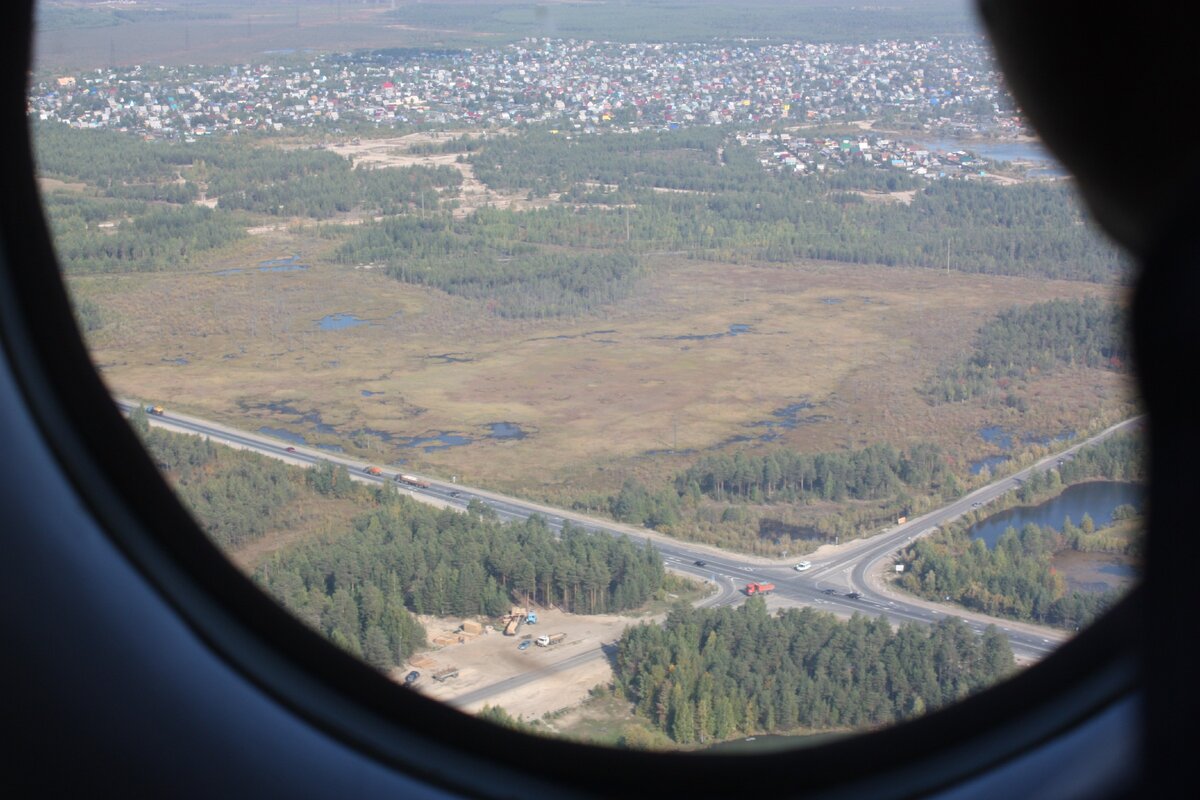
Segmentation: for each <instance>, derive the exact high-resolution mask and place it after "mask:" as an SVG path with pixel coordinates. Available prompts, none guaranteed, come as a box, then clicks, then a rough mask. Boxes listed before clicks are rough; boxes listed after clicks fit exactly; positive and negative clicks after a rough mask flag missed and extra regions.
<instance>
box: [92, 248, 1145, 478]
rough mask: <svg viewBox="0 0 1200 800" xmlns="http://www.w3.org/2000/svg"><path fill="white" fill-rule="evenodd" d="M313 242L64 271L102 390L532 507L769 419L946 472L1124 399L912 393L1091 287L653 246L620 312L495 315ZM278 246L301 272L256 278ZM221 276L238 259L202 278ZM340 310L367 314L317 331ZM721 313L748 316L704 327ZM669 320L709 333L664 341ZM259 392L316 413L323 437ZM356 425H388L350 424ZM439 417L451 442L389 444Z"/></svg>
mask: <svg viewBox="0 0 1200 800" xmlns="http://www.w3.org/2000/svg"><path fill="white" fill-rule="evenodd" d="M335 246H336V240H335V239H329V238H321V237H320V236H319V235H318V234H317V233H316V232H314V231H311V230H307V229H300V228H291V229H284V230H277V231H270V232H267V233H264V234H263V235H260V236H256V237H252V238H251V239H248V240H245V241H243V242H241V243H239V245H238V246H236V247H232V248H229V249H227V250H225V251H223V252H222V253H221V254H220V255H219V256H218V257H216V258H214V259H213V260H212V261H211V262H210V263H208V264H207V265H206V271H203V272H199V271H197V272H191V273H187V274H179V273H172V274H144V275H129V276H89V277H79V278H76V279H73V280H72V284H73V287H72V288H73V290H74V291H75V292H76V293H77V294H78V296H80V297H83V298H87V299H89V300H90V301H91V302H93V303H95V304H96V305H97V306H98V307H99V308H100V311H101V316H102V318H103V319H104V321H105V324H104V325H103V326H102V327H101V328H100V329H98V330H96V331H94V332H92V334H91V335H90V338H89V341H90V344H91V346H92V349H93V354H94V357H95V360H96V362H97V363H98V364H99V365H100V366H101V368H102V371H103V374H104V376H105V378H106V380H107V381H108V382H109V383H110V385H111V386H112V387H113V389H114V391H116V392H119V393H122V394H128V395H131V396H135V397H142V398H145V399H147V400H154V401H155V402H161V403H164V404H166V405H169V406H171V407H174V408H177V409H179V410H181V411H191V412H194V413H196V414H198V415H202V416H208V417H212V418H215V419H219V420H221V421H224V422H227V423H230V424H234V425H238V426H241V427H244V428H250V429H256V428H258V427H259V426H270V427H273V428H285V429H289V430H292V431H294V432H296V433H299V434H302V435H304V436H306V437H307V439H308V441H309V442H310V443H318V442H325V443H331V444H332V443H337V444H340V445H342V446H344V447H346V448H347V449H348V450H349V451H351V452H356V453H358V454H360V455H362V456H364V457H368V458H370V459H372V460H378V461H380V462H383V463H392V462H396V461H398V460H400V459H406V460H407V463H408V466H409V467H410V468H411V469H414V470H423V471H426V472H428V473H430V474H434V475H441V476H445V477H449V476H451V475H457V476H459V477H460V479H461V480H463V481H466V482H473V483H478V484H484V485H489V486H493V487H495V488H498V489H503V490H507V491H514V492H518V493H521V494H525V495H528V496H537V497H543V498H547V499H552V500H564V499H568V498H579V497H586V496H587V495H588V493H589V492H591V491H612V490H614V489H616V488H619V487H620V485H621V483H622V481H623V479H624V477H625V476H626V475H629V474H633V475H636V476H639V477H641V478H643V479H644V480H647V479H649V480H655V481H659V480H662V479H663V477H664V476H667V475H669V474H672V473H673V472H674V471H675V470H677V469H679V468H681V467H682V466H684V465H686V464H687V463H688V462H689V461H690V460H691V458H692V457H693V455H694V453H696V452H700V451H705V450H708V449H711V448H719V447H722V446H724V447H747V446H763V445H762V444H761V443H757V442H749V443H738V442H731V441H730V440H733V439H735V438H736V437H747V436H748V437H758V436H761V435H762V434H764V433H770V432H774V433H778V434H779V439H778V441H777V444H783V445H787V446H790V447H794V448H797V449H801V450H806V451H821V450H836V449H840V448H854V447H861V446H865V445H867V444H871V443H874V442H878V441H888V442H892V443H893V444H896V445H904V444H907V443H909V442H912V441H918V440H931V441H935V442H938V443H940V444H941V445H942V446H943V447H944V448H945V449H946V450H947V452H948V453H949V454H950V455H951V457H952V458H954V459H956V460H957V463H958V464H960V465H962V466H963V467H964V471H965V464H966V463H967V462H968V461H969V460H970V459H972V458H976V457H978V456H979V455H981V454H983V453H984V452H985V451H986V447H987V446H986V444H985V443H984V442H983V441H982V440H981V439H979V437H978V435H977V431H978V429H979V428H980V427H982V426H984V425H994V424H1002V425H1010V426H1014V427H1017V428H1019V429H1021V430H1025V431H1028V432H1031V433H1046V434H1057V433H1059V432H1061V431H1062V430H1064V429H1075V430H1083V429H1085V428H1086V427H1088V424H1089V422H1091V421H1093V420H1095V419H1098V418H1100V417H1104V416H1112V415H1115V414H1118V413H1120V412H1121V411H1122V410H1123V409H1124V408H1126V407H1127V406H1128V405H1129V396H1130V395H1129V389H1128V386H1127V384H1126V382H1125V381H1124V380H1123V379H1121V378H1120V377H1119V376H1116V375H1114V374H1112V373H1109V372H1105V371H1100V370H1087V369H1078V370H1068V371H1064V372H1062V373H1058V374H1055V375H1053V376H1051V377H1048V378H1038V379H1037V380H1035V381H1031V382H1029V384H1028V386H1027V387H1025V390H1026V391H1027V392H1028V394H1029V396H1030V399H1031V403H1030V405H1031V410H1030V411H1029V412H1028V413H1026V414H1024V415H1021V414H1019V413H1018V412H1016V411H1015V410H1012V409H1005V408H1001V407H999V405H997V406H995V407H988V406H987V405H986V399H985V401H984V402H972V403H963V404H948V405H944V406H939V407H937V408H934V407H932V406H930V405H928V404H927V403H926V402H925V401H924V400H923V399H922V398H921V397H920V396H919V395H918V394H917V392H916V387H918V386H920V385H921V384H922V383H923V382H924V381H925V380H926V379H927V378H928V377H929V376H930V375H931V374H932V373H933V371H934V370H935V369H936V367H937V365H938V364H940V363H943V362H945V361H947V360H950V359H953V358H956V357H960V356H961V355H962V353H964V352H965V351H966V349H967V348H968V347H969V343H970V341H971V338H972V335H973V334H974V332H975V330H976V329H977V328H978V327H979V325H980V324H981V323H982V322H984V321H985V320H986V319H988V318H989V317H990V316H991V315H992V314H994V313H996V312H998V311H999V310H1001V309H1003V308H1007V307H1009V306H1012V305H1016V304H1021V303H1026V302H1028V301H1029V300H1030V299H1032V298H1037V299H1038V300H1045V299H1047V298H1051V297H1073V298H1074V297H1082V296H1086V295H1093V294H1101V295H1104V294H1107V293H1109V292H1111V291H1112V290H1111V289H1109V288H1107V287H1102V286H1097V285H1094V284H1083V283H1073V282H1054V281H1040V280H1026V279H1022V278H1014V277H991V276H979V275H965V274H961V273H952V274H949V275H947V274H943V273H940V272H937V271H932V270H923V269H898V268H891V269H888V268H874V267H858V266H850V265H829V264H823V263H800V264H792V265H769V266H764V265H730V264H721V263H710V262H698V261H689V260H686V259H682V258H677V257H672V256H657V257H652V258H650V259H649V261H650V267H651V274H650V276H649V277H648V278H646V279H645V281H644V283H643V285H642V288H641V291H640V292H639V294H638V296H637V297H636V298H634V299H632V300H629V301H627V302H625V303H623V304H622V305H621V306H620V307H617V308H612V309H610V310H609V311H608V312H606V313H601V314H596V315H592V316H590V317H587V318H579V319H571V320H558V321H506V320H501V319H498V318H496V317H495V316H494V315H491V314H489V313H488V312H487V311H486V309H485V308H484V307H482V306H481V305H480V304H477V303H473V302H470V301H466V300H462V299H459V298H454V297H449V296H447V295H445V294H443V293H441V292H438V291H436V290H431V289H425V288H421V287H414V286H406V285H404V284H401V283H400V282H398V281H395V280H393V279H391V278H388V277H386V276H385V275H383V274H381V273H380V272H379V271H377V270H366V269H354V268H350V267H335V266H330V265H328V264H327V263H326V262H324V261H323V259H324V258H325V257H326V256H327V254H328V253H329V252H330V250H331V249H332V248H333V247H335ZM292 254H296V255H298V256H299V260H300V262H301V263H305V264H309V265H311V268H310V269H309V270H307V271H299V272H259V271H258V270H257V264H258V263H259V262H260V261H264V260H267V259H271V258H279V257H281V256H288V255H292ZM228 269H242V270H243V271H242V272H240V273H236V274H228V275H218V274H216V273H217V272H218V271H221V270H228ZM339 313H346V314H354V315H355V316H357V317H358V318H360V319H362V320H365V321H367V323H368V324H364V325H359V326H357V327H352V328H346V329H343V330H321V329H320V328H319V327H318V322H319V320H321V319H322V318H323V317H325V316H327V315H331V314H339ZM735 324H736V325H748V326H750V328H749V330H748V331H747V332H745V333H741V334H739V335H736V336H732V335H718V334H728V333H729V330H730V326H731V325H735ZM689 336H690V337H697V336H708V337H711V338H681V337H689ZM181 359H182V360H186V363H183V362H182V361H181ZM364 391H369V392H376V393H377V394H373V395H371V396H364V395H363V392H364ZM800 400H807V401H809V402H811V403H812V404H813V406H814V407H813V408H812V409H811V411H808V412H806V413H807V414H808V415H810V417H811V419H810V421H809V422H808V423H806V424H801V425H798V426H796V427H795V428H793V429H786V428H782V427H775V428H769V427H764V426H762V425H757V426H756V425H755V423H762V422H771V421H775V420H776V419H777V418H775V417H773V416H772V411H774V410H776V409H780V408H783V407H785V406H788V405H789V404H792V403H795V402H798V401H800ZM269 403H279V404H284V405H286V406H290V407H292V408H294V409H296V410H297V411H299V412H300V413H301V414H306V413H308V412H313V411H316V412H319V415H320V422H321V423H323V424H324V425H329V426H332V427H333V428H334V432H328V429H324V428H323V429H320V430H318V429H317V428H316V427H315V426H314V419H313V418H310V419H309V420H308V421H305V422H301V421H300V420H299V417H298V416H297V415H296V414H288V413H278V412H276V411H272V410H270V409H268V408H266V404H269ZM497 422H509V423H514V424H517V425H519V426H520V427H521V429H522V430H523V431H524V432H525V434H526V436H525V438H523V439H492V438H487V435H488V433H489V432H490V430H491V429H490V428H489V425H490V424H491V423H497ZM364 429H371V430H372V431H376V432H382V433H383V434H386V435H387V436H390V437H392V441H391V442H390V443H389V442H387V441H386V440H385V439H384V438H381V437H379V436H375V435H365V436H364V435H359V436H357V437H356V436H355V435H354V434H355V432H361V431H363V430H364ZM321 431H326V432H321ZM440 432H448V433H454V434H458V435H460V436H465V437H470V438H471V439H472V440H473V442H472V443H471V444H470V445H467V446H460V447H450V448H447V449H441V450H435V451H432V452H425V451H424V449H423V448H421V447H403V446H401V441H400V440H405V439H409V438H412V437H422V436H432V435H436V434H438V433H440ZM435 444H436V443H435ZM672 450H676V451H678V452H677V453H676V454H672V453H671V452H670V451H672ZM654 451H660V452H657V453H655V452H654ZM689 451H690V452H689Z"/></svg>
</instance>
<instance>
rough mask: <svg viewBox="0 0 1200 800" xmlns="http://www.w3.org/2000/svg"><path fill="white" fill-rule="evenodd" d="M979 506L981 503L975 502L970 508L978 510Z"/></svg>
mask: <svg viewBox="0 0 1200 800" xmlns="http://www.w3.org/2000/svg"><path fill="white" fill-rule="evenodd" d="M981 505H983V503H981V502H979V501H978V500H976V501H975V502H974V503H971V508H979V507H980V506H981Z"/></svg>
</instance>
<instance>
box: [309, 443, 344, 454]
mask: <svg viewBox="0 0 1200 800" xmlns="http://www.w3.org/2000/svg"><path fill="white" fill-rule="evenodd" d="M316 447H317V449H318V450H325V451H327V452H330V453H344V452H346V448H344V447H342V446H341V445H340V444H319V445H317V446H316Z"/></svg>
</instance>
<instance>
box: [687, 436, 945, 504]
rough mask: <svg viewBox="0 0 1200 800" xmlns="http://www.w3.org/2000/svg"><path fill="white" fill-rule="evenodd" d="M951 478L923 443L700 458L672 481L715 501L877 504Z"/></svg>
mask: <svg viewBox="0 0 1200 800" xmlns="http://www.w3.org/2000/svg"><path fill="white" fill-rule="evenodd" d="M950 478H951V474H950V472H949V469H948V467H947V465H946V460H945V458H944V457H943V455H942V452H941V449H940V448H938V446H937V445H934V444H930V443H921V444H915V445H913V446H911V447H909V448H908V449H907V450H905V451H900V450H897V449H896V448H895V447H892V446H891V445H889V444H875V445H871V446H869V447H865V448H863V449H861V450H851V451H846V452H834V453H815V454H814V453H800V452H796V451H794V450H788V449H779V450H774V451H772V452H769V453H764V454H762V455H753V454H751V453H747V452H745V451H742V452H739V453H736V454H734V455H733V456H729V455H712V456H704V457H703V458H701V459H700V460H699V461H697V462H696V463H695V464H693V465H692V466H691V467H689V468H688V469H687V470H685V471H684V472H682V473H680V474H679V475H677V476H676V477H675V488H676V491H677V492H678V493H679V494H680V495H683V494H685V493H687V492H688V491H689V490H690V489H691V487H696V488H698V490H699V491H700V492H702V493H703V494H706V495H708V496H709V497H712V498H713V499H715V500H727V499H743V500H750V501H752V502H768V503H769V502H772V501H776V500H781V501H786V502H794V501H797V500H804V499H806V498H809V497H813V498H820V499H822V500H833V501H841V500H845V499H847V498H849V499H854V500H877V499H881V498H886V497H892V496H894V495H896V494H897V493H898V492H901V491H908V490H917V491H922V492H925V491H932V490H936V489H940V488H942V487H944V486H947V485H950V483H951V481H950ZM953 485H954V486H955V487H957V483H954V484H953Z"/></svg>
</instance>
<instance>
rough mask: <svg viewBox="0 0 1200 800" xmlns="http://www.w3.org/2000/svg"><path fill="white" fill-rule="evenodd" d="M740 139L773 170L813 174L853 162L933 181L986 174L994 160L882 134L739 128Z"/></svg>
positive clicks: (831, 170)
mask: <svg viewBox="0 0 1200 800" xmlns="http://www.w3.org/2000/svg"><path fill="white" fill-rule="evenodd" d="M737 141H738V142H739V143H740V144H743V145H747V146H751V147H757V148H758V149H759V151H760V152H762V153H763V157H762V158H760V162H761V163H762V165H763V166H764V167H766V168H768V169H774V170H778V171H783V172H793V173H798V174H801V175H812V174H817V173H823V172H833V171H836V170H839V169H846V168H848V167H851V166H855V165H858V166H865V167H870V168H874V169H879V170H884V171H887V170H900V171H904V172H907V173H909V174H912V175H915V176H919V177H924V178H927V179H930V180H933V179H939V178H964V177H981V176H985V175H987V169H988V167H989V162H988V161H987V160H986V159H984V158H982V157H981V156H979V155H977V154H974V153H971V152H970V151H968V150H963V149H957V148H951V147H931V146H929V145H924V144H919V143H914V142H905V141H899V140H897V139H895V138H891V137H885V136H880V135H874V134H871V135H865V134H864V135H861V136H850V137H847V136H838V137H832V138H830V137H824V136H813V137H804V136H796V135H793V134H790V133H786V132H781V133H771V132H769V131H748V132H743V133H739V134H738V135H737Z"/></svg>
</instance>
